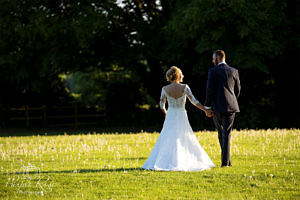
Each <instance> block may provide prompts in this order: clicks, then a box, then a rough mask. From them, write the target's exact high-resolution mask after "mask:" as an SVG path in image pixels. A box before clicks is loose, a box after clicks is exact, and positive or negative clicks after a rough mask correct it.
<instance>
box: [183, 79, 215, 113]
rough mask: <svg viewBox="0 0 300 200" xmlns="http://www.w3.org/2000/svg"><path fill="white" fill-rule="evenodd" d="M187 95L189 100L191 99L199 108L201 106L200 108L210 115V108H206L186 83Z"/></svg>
mask: <svg viewBox="0 0 300 200" xmlns="http://www.w3.org/2000/svg"><path fill="white" fill-rule="evenodd" d="M186 95H187V97H188V98H189V100H190V101H191V103H192V104H193V105H194V106H196V107H197V108H199V109H200V110H202V111H204V112H205V114H206V115H209V110H208V109H206V108H205V107H204V106H203V105H202V104H201V103H200V102H199V101H198V100H197V99H196V98H195V97H194V95H193V93H192V91H191V89H190V87H189V86H188V85H186Z"/></svg>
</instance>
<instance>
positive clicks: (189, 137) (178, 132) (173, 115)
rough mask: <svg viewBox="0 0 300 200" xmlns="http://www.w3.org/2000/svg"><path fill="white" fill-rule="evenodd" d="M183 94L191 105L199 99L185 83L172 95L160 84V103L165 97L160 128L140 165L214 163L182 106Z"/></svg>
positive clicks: (200, 166) (201, 166) (199, 166)
mask: <svg viewBox="0 0 300 200" xmlns="http://www.w3.org/2000/svg"><path fill="white" fill-rule="evenodd" d="M186 97H188V98H189V100H190V101H191V102H192V103H193V104H194V105H195V104H197V103H198V102H199V101H198V100H197V99H195V97H194V96H193V94H192V92H191V89H190V88H189V86H188V85H185V88H184V92H183V95H182V96H181V97H179V98H176V99H175V98H173V97H171V96H169V95H168V94H167V92H166V91H165V90H164V88H162V91H161V98H160V107H161V108H164V107H165V104H166V100H168V110H167V115H166V118H165V121H164V125H163V128H162V130H161V132H160V135H159V137H158V140H157V142H156V144H155V146H154V147H153V149H152V152H151V154H150V156H149V157H148V159H147V160H146V162H145V163H144V165H143V166H142V168H143V169H148V170H163V171H201V170H205V169H209V168H211V167H215V165H214V164H213V162H212V161H211V159H210V158H209V156H208V155H207V153H206V152H205V151H204V149H203V148H202V147H201V145H200V144H199V142H198V140H197V138H196V136H195V134H194V132H193V130H192V128H191V126H190V123H189V120H188V117H187V113H186V110H185V103H186Z"/></svg>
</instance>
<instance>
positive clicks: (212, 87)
mask: <svg viewBox="0 0 300 200" xmlns="http://www.w3.org/2000/svg"><path fill="white" fill-rule="evenodd" d="M212 62H213V64H214V65H215V67H213V68H210V69H209V71H208V80H207V86H206V101H205V104H204V105H205V106H206V108H208V109H211V110H212V111H213V113H212V114H211V115H208V117H211V116H213V121H214V124H215V126H216V128H217V130H218V137H219V142H220V146H221V150H222V165H221V167H225V166H231V161H230V132H231V130H232V125H233V121H234V117H235V113H236V112H240V110H239V105H238V102H237V98H238V97H239V95H240V90H241V86H240V79H239V73H238V70H237V69H235V68H233V67H230V66H228V65H227V64H226V62H225V52H224V51H222V50H217V51H215V52H214V53H213V57H212Z"/></svg>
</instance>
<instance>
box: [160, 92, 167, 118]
mask: <svg viewBox="0 0 300 200" xmlns="http://www.w3.org/2000/svg"><path fill="white" fill-rule="evenodd" d="M166 101H167V96H166V95H165V92H164V89H161V95H160V101H159V107H160V109H161V110H162V112H163V113H164V114H165V115H166V114H167V110H166Z"/></svg>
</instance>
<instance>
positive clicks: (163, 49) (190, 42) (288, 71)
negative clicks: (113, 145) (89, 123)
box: [0, 0, 300, 128]
mask: <svg viewBox="0 0 300 200" xmlns="http://www.w3.org/2000/svg"><path fill="white" fill-rule="evenodd" d="M0 8H1V9H0V69H1V73H0V84H1V90H0V112H1V116H0V118H1V121H2V126H5V124H4V122H5V121H6V120H7V118H8V115H7V113H8V110H9V108H10V106H16V105H58V104H70V103H72V102H77V103H79V104H81V105H84V106H88V107H94V108H95V109H98V110H103V111H104V112H105V113H106V116H107V118H106V121H107V125H111V126H138V125H140V126H155V125H158V124H161V123H162V120H163V116H162V115H161V113H160V110H159V108H158V101H159V96H160V92H161V87H162V86H163V85H165V84H167V82H166V80H165V72H166V70H167V69H168V68H169V67H171V66H172V65H176V66H178V67H180V68H181V69H182V71H183V73H184V75H185V78H184V82H185V83H188V84H189V85H190V87H191V88H192V91H193V93H194V95H195V96H196V97H197V98H198V99H199V100H200V102H204V100H205V89H206V88H205V87H206V78H207V71H208V69H209V68H210V67H212V63H211V57H212V52H213V51H214V50H216V49H223V50H224V51H225V52H226V55H227V59H226V60H227V63H228V64H229V65H231V66H233V67H235V68H237V69H238V70H239V73H240V79H241V86H242V91H241V97H240V99H239V103H240V107H241V113H240V114H239V116H238V118H237V121H236V127H237V128H269V127H271V128H274V127H299V117H297V113H298V111H299V91H300V90H299V85H300V84H299V78H298V75H299V74H298V73H297V71H298V70H297V50H298V47H299V37H297V32H296V24H297V23H298V24H299V18H298V15H297V12H296V6H295V5H294V4H293V3H292V1H288V0H284V1H276V0H266V1H235V0H191V1H188V2H187V1H183V0H160V1H158V0H145V1H142V0H123V1H118V2H116V1H111V0H107V1H92V0H87V1H71V0H66V1H58V0H45V1H37V0H30V1H29V0H23V1H21V0H1V2H0ZM187 109H188V112H190V115H189V117H190V121H191V123H192V125H194V127H198V128H208V127H211V123H212V122H211V121H210V120H207V119H206V118H205V117H204V115H203V114H199V112H197V111H196V109H192V106H191V105H190V104H188V105H187Z"/></svg>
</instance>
